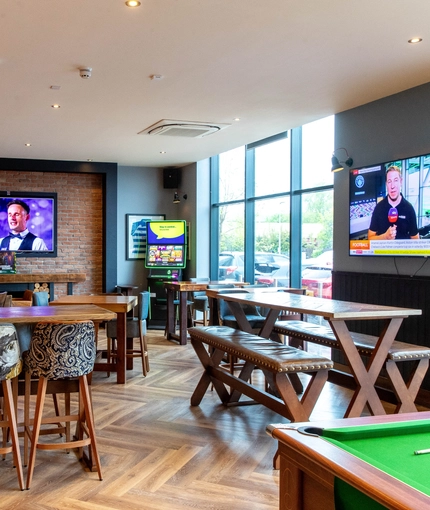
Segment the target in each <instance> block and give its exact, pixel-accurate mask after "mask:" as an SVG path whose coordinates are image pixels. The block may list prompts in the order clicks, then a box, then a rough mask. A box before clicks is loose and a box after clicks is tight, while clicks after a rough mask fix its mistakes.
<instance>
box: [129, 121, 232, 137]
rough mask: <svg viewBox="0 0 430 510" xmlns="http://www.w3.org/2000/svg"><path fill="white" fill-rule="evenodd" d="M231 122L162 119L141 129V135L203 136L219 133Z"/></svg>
mask: <svg viewBox="0 0 430 510" xmlns="http://www.w3.org/2000/svg"><path fill="white" fill-rule="evenodd" d="M228 126H230V124H218V123H217V124H215V123H213V122H193V121H188V120H160V121H159V122H157V123H156V124H153V125H152V126H149V128H146V129H144V130H143V131H140V132H139V133H138V134H139V135H152V136H155V135H157V136H185V137H186V138H203V137H204V136H208V135H212V134H213V133H217V132H218V131H221V129H224V128H226V127H228Z"/></svg>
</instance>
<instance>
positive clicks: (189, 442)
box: [0, 330, 350, 510]
mask: <svg viewBox="0 0 430 510" xmlns="http://www.w3.org/2000/svg"><path fill="white" fill-rule="evenodd" d="M103 333H104V332H103V330H102V331H101V340H100V341H101V343H102V342H103ZM148 343H149V360H150V366H151V370H150V372H149V374H148V376H147V377H146V378H145V377H143V376H142V373H141V365H140V363H139V361H138V360H135V370H133V371H130V372H129V373H128V374H127V384H125V385H118V384H116V383H115V380H116V377H115V376H114V374H112V375H111V377H107V376H106V374H104V373H102V372H98V373H94V374H93V379H92V395H93V406H94V414H95V422H96V431H97V437H98V447H99V452H100V457H101V462H102V468H103V477H104V478H103V481H101V482H100V481H99V480H98V477H97V474H96V473H90V472H88V471H86V470H85V468H84V466H83V465H82V464H81V463H79V462H77V460H76V455H75V454H74V453H73V452H72V453H70V454H66V453H64V452H62V451H59V452H53V451H38V453H37V460H36V467H35V471H34V477H33V483H32V488H31V489H30V490H29V491H22V492H21V491H19V489H18V484H17V479H16V473H15V471H14V469H13V468H12V461H11V459H10V458H9V457H8V458H7V459H6V461H4V462H2V463H1V465H0V497H1V508H11V509H12V508H19V509H20V510H26V509H27V508H28V509H29V510H30V509H31V510H34V508H41V509H42V508H43V510H51V509H62V510H63V509H67V510H78V509H79V510H117V509H119V508H121V510H138V509H139V510H142V508H144V509H145V510H170V509H172V510H173V509H175V510H186V509H187V510H190V509H191V508H193V509H199V510H205V509H208V510H209V509H210V510H243V509H244V508H249V509H252V510H275V509H277V508H278V505H279V503H278V472H277V471H274V470H273V469H272V459H273V456H274V454H275V452H276V446H277V445H276V443H275V441H274V440H273V439H272V438H270V437H269V436H268V435H267V434H266V433H265V428H266V425H268V424H270V423H285V422H286V420H285V419H284V418H282V417H281V416H279V415H277V414H276V413H274V412H272V411H269V410H267V409H265V408H264V407H262V406H260V405H247V406H233V407H224V406H223V405H221V404H220V402H219V398H218V396H217V394H216V392H214V391H212V392H211V391H208V392H207V394H206V395H205V396H204V398H203V400H202V402H201V404H200V406H198V407H191V406H190V397H191V395H192V393H193V391H194V388H195V386H196V384H197V381H198V380H199V378H200V376H201V372H202V369H201V366H200V362H199V360H198V359H197V356H196V355H195V353H194V351H193V349H192V347H191V345H187V346H180V345H178V344H177V343H176V342H171V341H167V340H165V339H164V337H163V334H162V332H160V331H151V330H150V331H149V334H148ZM139 368H140V370H139ZM253 377H255V378H256V382H257V384H264V380H263V378H262V375H261V374H255V375H253ZM259 378H260V380H259ZM304 382H305V383H306V380H305V381H304ZM349 395H350V394H349V392H348V390H344V389H341V388H338V387H334V386H332V385H330V384H327V385H326V387H325V388H324V390H323V394H322V398H321V399H320V400H319V401H318V402H317V404H316V407H315V409H314V412H313V413H312V415H311V419H325V418H341V417H342V416H343V413H344V410H345V408H346V406H347V403H348V401H349V398H350V397H349ZM73 402H75V403H76V399H73ZM48 404H49V405H51V402H50V400H49V402H48ZM19 413H22V403H21V399H20V402H19ZM47 439H48V438H47ZM54 440H55V441H60V440H61V439H60V438H59V437H58V436H56V437H55V438H54Z"/></svg>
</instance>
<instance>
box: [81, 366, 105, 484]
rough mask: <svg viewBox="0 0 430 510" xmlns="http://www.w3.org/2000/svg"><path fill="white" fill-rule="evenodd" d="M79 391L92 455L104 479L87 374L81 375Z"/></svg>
mask: <svg viewBox="0 0 430 510" xmlns="http://www.w3.org/2000/svg"><path fill="white" fill-rule="evenodd" d="M79 393H80V395H81V397H82V402H83V405H84V411H85V421H86V425H87V427H88V434H89V436H90V439H91V444H90V448H91V453H92V457H93V459H94V460H95V462H96V466H97V473H98V475H99V479H100V480H103V476H102V466H101V462H100V457H99V453H98V450H97V439H96V431H95V426H94V416H93V408H92V403H91V396H90V390H89V387H88V380H87V376H86V375H83V376H81V377H79Z"/></svg>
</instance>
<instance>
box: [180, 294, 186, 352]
mask: <svg viewBox="0 0 430 510" xmlns="http://www.w3.org/2000/svg"><path fill="white" fill-rule="evenodd" d="M187 297H188V292H183V291H180V292H179V342H180V344H181V345H187V334H188V333H187V326H188V316H187V312H188V310H187Z"/></svg>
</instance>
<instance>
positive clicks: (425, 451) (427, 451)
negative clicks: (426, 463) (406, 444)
mask: <svg viewBox="0 0 430 510" xmlns="http://www.w3.org/2000/svg"><path fill="white" fill-rule="evenodd" d="M424 453H430V448H428V449H427V450H415V451H414V455H423V454H424Z"/></svg>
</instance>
